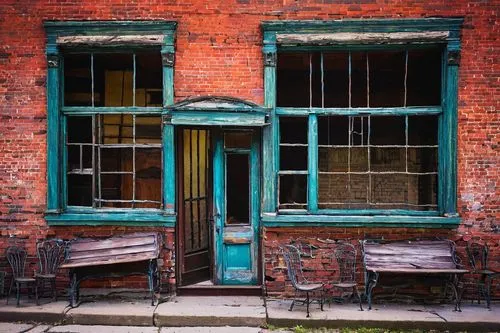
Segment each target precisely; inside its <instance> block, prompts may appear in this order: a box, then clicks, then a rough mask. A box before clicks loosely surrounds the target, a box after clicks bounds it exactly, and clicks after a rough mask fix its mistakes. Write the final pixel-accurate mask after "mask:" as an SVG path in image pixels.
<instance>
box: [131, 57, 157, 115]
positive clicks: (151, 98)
mask: <svg viewBox="0 0 500 333" xmlns="http://www.w3.org/2000/svg"><path fill="white" fill-rule="evenodd" d="M135 61H136V65H135V66H136V79H135V80H136V81H135V106H162V105H163V92H162V87H163V84H162V80H163V71H162V64H161V54H160V52H138V53H136V55H135Z"/></svg>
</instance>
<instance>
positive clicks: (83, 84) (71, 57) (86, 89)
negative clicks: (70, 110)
mask: <svg viewBox="0 0 500 333" xmlns="http://www.w3.org/2000/svg"><path fill="white" fill-rule="evenodd" d="M96 97H97V98H98V96H96ZM97 98H96V99H97ZM64 105H65V106H91V105H92V76H91V71H90V54H67V55H65V56H64Z"/></svg>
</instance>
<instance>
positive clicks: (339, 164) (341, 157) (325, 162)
mask: <svg viewBox="0 0 500 333" xmlns="http://www.w3.org/2000/svg"><path fill="white" fill-rule="evenodd" d="M348 161H349V148H347V147H345V148H321V147H320V148H319V151H318V170H319V171H330V172H347V171H348V170H349V163H348Z"/></svg>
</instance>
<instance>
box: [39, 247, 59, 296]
mask: <svg viewBox="0 0 500 333" xmlns="http://www.w3.org/2000/svg"><path fill="white" fill-rule="evenodd" d="M65 248H66V247H65V243H64V241H62V240H60V239H50V240H45V241H42V242H39V243H37V246H36V251H37V255H38V272H36V273H35V278H36V280H37V288H38V291H39V296H43V293H44V291H45V287H46V285H47V284H48V285H49V286H50V288H51V289H52V299H53V300H54V301H57V289H56V274H57V271H58V269H59V266H60V265H61V263H62V262H63V261H64V254H65Z"/></svg>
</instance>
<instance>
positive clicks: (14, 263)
mask: <svg viewBox="0 0 500 333" xmlns="http://www.w3.org/2000/svg"><path fill="white" fill-rule="evenodd" d="M5 256H6V257H7V261H8V262H9V264H10V267H11V268H12V275H13V277H14V279H17V278H22V277H24V271H25V265H26V257H27V256H28V255H27V253H26V250H25V249H24V248H23V247H20V246H9V247H8V248H7V250H5Z"/></svg>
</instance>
